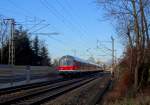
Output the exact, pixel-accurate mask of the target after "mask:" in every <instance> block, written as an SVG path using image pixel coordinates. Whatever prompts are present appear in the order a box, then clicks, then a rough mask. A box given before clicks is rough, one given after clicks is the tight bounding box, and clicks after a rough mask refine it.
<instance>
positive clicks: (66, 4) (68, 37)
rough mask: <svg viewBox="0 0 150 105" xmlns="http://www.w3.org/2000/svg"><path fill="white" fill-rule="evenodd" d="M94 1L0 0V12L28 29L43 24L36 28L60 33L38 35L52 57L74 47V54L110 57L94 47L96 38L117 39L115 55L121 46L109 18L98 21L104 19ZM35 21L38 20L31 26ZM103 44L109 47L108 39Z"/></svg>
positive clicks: (118, 54) (69, 50)
mask: <svg viewBox="0 0 150 105" xmlns="http://www.w3.org/2000/svg"><path fill="white" fill-rule="evenodd" d="M95 1H96V0H1V1H0V15H4V16H6V17H9V18H14V19H15V20H16V22H18V23H19V22H20V23H21V24H23V26H24V28H25V29H28V30H29V32H34V31H36V30H38V29H40V28H41V27H45V28H42V29H41V30H38V31H36V32H37V33H40V32H42V33H51V32H58V33H60V34H59V35H57V36H56V35H55V36H50V37H48V36H39V38H40V39H42V40H44V41H45V43H46V45H47V47H48V49H49V53H50V56H51V57H52V58H57V57H61V56H63V55H66V54H70V55H74V54H75V51H76V56H78V57H81V58H84V59H87V58H88V57H89V55H90V56H91V55H93V56H94V57H95V58H96V59H100V60H102V61H106V60H110V59H111V56H110V54H111V52H110V51H106V49H105V48H104V47H102V46H100V49H96V47H97V40H100V41H111V39H110V37H111V36H113V37H114V38H115V40H117V41H115V45H116V46H115V47H116V48H115V49H117V56H118V57H119V56H120V55H121V53H122V49H123V48H122V46H121V44H120V43H118V39H117V38H118V37H117V35H116V33H115V27H113V26H112V25H111V22H110V21H102V20H105V19H104V17H103V15H104V10H102V9H100V7H98V5H97V4H96V3H95ZM42 20H44V21H42ZM38 23H40V24H39V25H36V26H34V25H35V24H38ZM47 24H49V25H47ZM46 25H47V27H46ZM33 26H34V27H33ZM31 27H32V28H31ZM103 44H104V45H105V46H106V47H108V48H110V49H111V44H110V43H103ZM100 45H101V44H100ZM87 49H88V51H87ZM104 51H106V53H107V55H106V54H105V53H104ZM108 53H109V55H108ZM104 55H106V56H104Z"/></svg>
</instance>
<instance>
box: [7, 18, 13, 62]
mask: <svg viewBox="0 0 150 105" xmlns="http://www.w3.org/2000/svg"><path fill="white" fill-rule="evenodd" d="M7 21H8V23H9V25H10V28H9V56H8V64H10V65H14V64H15V46H14V29H15V21H14V19H7Z"/></svg>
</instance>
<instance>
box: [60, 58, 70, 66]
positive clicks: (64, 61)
mask: <svg viewBox="0 0 150 105" xmlns="http://www.w3.org/2000/svg"><path fill="white" fill-rule="evenodd" d="M59 65H60V66H71V65H73V60H72V59H70V58H63V59H60V62H59Z"/></svg>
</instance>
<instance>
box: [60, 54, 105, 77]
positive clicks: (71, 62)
mask: <svg viewBox="0 0 150 105" xmlns="http://www.w3.org/2000/svg"><path fill="white" fill-rule="evenodd" d="M57 70H58V71H59V74H61V75H73V74H78V75H81V74H89V73H95V72H100V71H102V67H100V66H99V65H97V64H94V63H90V62H88V61H85V60H82V59H80V58H77V57H74V56H70V55H66V56H63V57H61V58H60V60H59V66H58V67H57Z"/></svg>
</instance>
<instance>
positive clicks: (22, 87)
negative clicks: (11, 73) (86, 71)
mask: <svg viewBox="0 0 150 105" xmlns="http://www.w3.org/2000/svg"><path fill="white" fill-rule="evenodd" d="M66 80H67V78H58V79H54V80H49V81H45V82H38V83H32V84H25V85H20V86H13V87H8V88H3V89H0V96H1V95H4V94H10V93H13V92H17V91H21V90H25V89H30V88H35V87H39V86H46V85H49V84H52V83H56V82H61V81H66Z"/></svg>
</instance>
